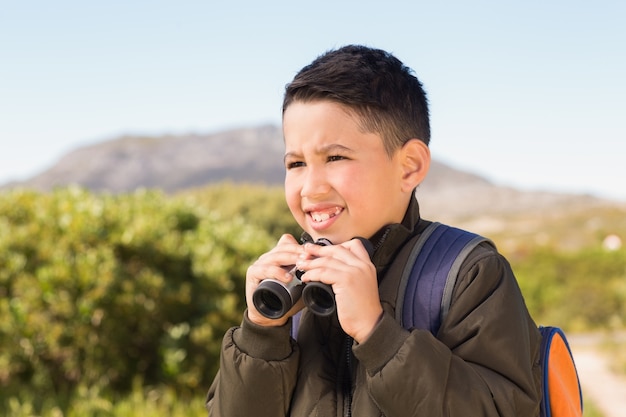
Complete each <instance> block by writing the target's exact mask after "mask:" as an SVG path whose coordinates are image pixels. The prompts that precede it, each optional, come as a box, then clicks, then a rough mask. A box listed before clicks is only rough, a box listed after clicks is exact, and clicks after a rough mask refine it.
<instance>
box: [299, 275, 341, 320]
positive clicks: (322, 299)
mask: <svg viewBox="0 0 626 417" xmlns="http://www.w3.org/2000/svg"><path fill="white" fill-rule="evenodd" d="M302 300H303V301H304V304H305V305H306V306H307V307H308V308H309V309H311V311H312V312H313V313H315V314H317V315H318V316H328V315H330V314H332V313H333V311H335V294H334V293H333V289H332V287H331V286H330V285H328V284H324V283H322V282H309V283H308V284H307V285H306V286H305V287H304V291H303V292H302Z"/></svg>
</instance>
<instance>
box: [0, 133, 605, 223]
mask: <svg viewBox="0 0 626 417" xmlns="http://www.w3.org/2000/svg"><path fill="white" fill-rule="evenodd" d="M282 155H283V142H282V136H281V132H280V129H279V128H278V127H276V126H261V127H256V128H246V129H236V130H228V131H224V132H219V133H215V134H210V135H184V136H162V137H134V136H128V137H121V138H118V139H114V140H110V141H105V142H101V143H97V144H94V145H90V146H85V147H82V148H79V149H76V150H74V151H73V152H70V153H68V154H67V155H65V156H64V157H62V158H61V159H60V160H59V161H58V162H57V163H56V164H55V165H54V166H53V167H51V168H50V169H48V170H46V171H44V172H42V173H40V174H39V175H36V176H35V177H33V178H31V179H29V180H27V181H24V182H22V183H13V184H9V185H5V186H4V188H7V187H15V186H25V187H29V188H35V189H38V190H43V191H46V190H50V189H52V188H53V187H58V186H66V185H69V184H77V185H80V186H84V187H86V188H89V189H91V190H93V191H107V192H112V193H120V192H129V191H132V190H135V189H137V188H140V187H145V188H160V189H163V190H164V191H166V192H168V193H173V192H176V191H180V190H183V189H187V188H192V187H198V186H202V185H206V184H211V183H215V182H222V181H233V182H247V183H256V184H269V185H275V184H281V183H282V181H283V175H284V172H283V166H282ZM418 197H419V198H420V201H421V205H422V207H423V210H424V212H425V213H427V214H431V215H433V216H436V217H437V218H442V217H443V218H446V217H450V216H453V217H456V218H458V217H463V216H464V215H470V214H472V215H475V214H478V213H480V214H481V215H488V214H490V213H499V214H502V213H519V212H523V211H543V210H546V208H549V209H555V208H559V207H570V206H572V205H574V206H577V207H580V206H581V205H583V206H584V205H596V204H598V203H599V200H597V199H595V198H592V197H589V196H581V195H567V194H557V193H546V192H521V191H519V190H515V189H512V188H507V187H500V186H495V185H494V184H492V183H490V182H489V181H487V180H486V179H484V178H481V177H479V176H477V175H474V174H472V173H468V172H463V171H459V170H457V169H454V168H452V167H450V166H447V165H444V164H442V163H439V162H437V161H434V163H433V165H432V168H431V171H430V173H429V175H428V178H427V179H426V181H425V182H424V184H422V185H421V186H420V188H419V189H418Z"/></svg>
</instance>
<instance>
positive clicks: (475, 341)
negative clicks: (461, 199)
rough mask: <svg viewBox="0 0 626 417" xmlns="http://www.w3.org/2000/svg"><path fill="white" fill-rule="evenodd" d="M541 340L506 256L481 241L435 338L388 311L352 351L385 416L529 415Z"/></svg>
mask: <svg viewBox="0 0 626 417" xmlns="http://www.w3.org/2000/svg"><path fill="white" fill-rule="evenodd" d="M539 345H540V335H539V332H538V330H537V328H536V325H535V324H534V322H533V321H532V319H531V318H530V316H529V314H528V311H527V309H526V306H525V303H524V300H523V297H522V294H521V292H520V290H519V287H518V285H517V282H516V280H515V277H514V276H513V272H512V271H511V269H510V266H509V264H508V262H507V261H506V260H505V259H504V258H503V257H502V256H500V255H499V254H498V253H497V252H495V250H493V249H488V248H486V247H484V246H479V247H478V248H477V249H475V250H474V251H473V253H472V254H471V255H470V256H469V257H468V259H467V260H466V261H465V263H464V265H463V267H462V268H461V271H460V274H459V279H458V280H457V283H456V287H455V290H454V294H453V300H452V305H451V307H450V310H449V312H448V315H447V316H446V318H445V320H444V322H443V323H442V325H441V328H440V330H439V333H438V335H437V337H434V336H433V335H432V334H431V333H430V332H428V331H426V330H417V329H413V330H411V331H407V330H404V329H403V328H402V327H401V326H400V325H399V324H398V323H397V322H396V321H395V320H394V319H393V312H391V314H389V312H386V314H385V317H384V318H383V319H382V320H381V321H380V322H379V324H378V325H377V327H376V329H375V330H374V332H373V333H372V335H371V336H370V338H369V339H368V340H367V341H365V342H364V343H362V344H360V345H356V346H355V347H354V348H353V351H354V354H355V356H356V357H357V358H358V359H359V360H360V361H361V363H362V364H363V365H364V366H365V368H366V375H365V379H366V384H367V387H368V391H369V394H370V396H371V397H372V399H373V400H374V402H376V404H377V405H378V407H379V408H380V409H381V411H382V412H383V413H384V415H385V416H387V417H396V416H398V417H399V416H418V415H419V416H424V415H428V416H467V415H472V416H494V417H495V416H500V417H532V416H537V415H539V403H540V395H541V394H540V389H539V384H540V369H539V364H538V352H539ZM381 347H382V351H381ZM381 352H382V354H381Z"/></svg>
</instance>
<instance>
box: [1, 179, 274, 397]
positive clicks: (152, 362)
mask: <svg viewBox="0 0 626 417" xmlns="http://www.w3.org/2000/svg"><path fill="white" fill-rule="evenodd" d="M273 240H274V239H273V238H270V237H269V236H268V235H267V233H265V232H264V231H263V230H261V229H259V228H257V227H255V226H252V225H250V224H247V223H246V222H245V221H244V220H243V218H242V217H240V216H237V215H231V216H229V217H221V216H219V215H217V214H216V213H214V212H212V211H210V210H208V209H207V208H205V207H202V206H193V205H191V204H189V203H188V202H185V201H183V200H182V199H172V198H169V197H166V196H164V195H162V194H161V193H158V192H152V191H138V192H135V193H133V194H129V195H119V196H111V195H94V194H91V193H89V192H87V191H84V190H81V189H77V188H70V189H60V190H56V191H55V192H52V193H50V194H40V193H36V192H31V191H13V192H9V193H5V194H0V344H1V345H2V346H3V349H2V350H1V351H0V392H1V393H0V399H4V400H3V402H5V403H6V401H5V400H6V399H7V398H10V397H12V396H15V395H17V394H19V393H20V392H21V391H22V390H23V389H27V390H29V391H34V392H39V393H45V395H43V397H46V396H49V395H53V396H57V397H58V398H60V399H63V398H70V397H71V396H72V393H73V392H74V391H75V390H76V389H77V387H79V386H82V387H96V388H97V387H103V389H104V388H106V389H107V390H109V391H111V392H121V393H123V392H128V391H129V390H130V389H131V386H132V381H133V380H134V379H135V378H136V377H137V376H140V377H141V378H142V380H143V381H144V383H145V384H147V385H157V384H162V385H165V386H172V387H176V389H177V390H178V391H179V392H185V391H188V392H192V391H197V390H206V388H207V387H208V385H209V383H210V381H211V379H212V378H213V375H214V373H215V371H216V370H217V366H218V356H219V350H220V344H221V338H222V335H223V334H224V332H225V331H226V329H227V328H228V327H230V326H231V325H233V324H235V323H237V322H238V321H240V320H241V312H242V311H243V308H244V304H245V300H244V282H245V271H246V268H247V266H248V265H249V264H250V263H251V261H252V260H253V259H255V258H256V257H257V256H258V255H259V254H260V253H262V252H265V251H266V250H267V249H268V248H269V247H270V246H271V245H272V242H273Z"/></svg>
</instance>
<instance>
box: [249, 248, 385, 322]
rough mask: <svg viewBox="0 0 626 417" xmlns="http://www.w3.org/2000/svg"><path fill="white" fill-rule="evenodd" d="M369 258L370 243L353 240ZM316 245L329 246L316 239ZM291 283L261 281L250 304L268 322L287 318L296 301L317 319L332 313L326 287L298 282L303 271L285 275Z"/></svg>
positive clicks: (330, 294)
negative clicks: (302, 303)
mask: <svg viewBox="0 0 626 417" xmlns="http://www.w3.org/2000/svg"><path fill="white" fill-rule="evenodd" d="M356 239H359V240H360V241H361V243H362V244H363V247H364V248H365V250H367V253H368V254H369V256H370V258H371V256H372V253H373V252H374V248H373V247H372V243H371V242H370V241H369V240H367V239H364V238H361V237H357V238H356ZM315 244H316V245H320V246H329V245H332V243H331V242H330V240H328V239H325V238H320V239H318V240H317V241H316V242H315ZM289 273H290V275H291V281H289V282H288V283H284V282H282V281H278V280H275V279H271V278H268V279H265V280H263V281H261V283H260V284H259V286H258V287H257V289H256V290H255V291H254V293H253V294H252V302H253V303H254V306H255V307H256V309H257V310H258V312H259V313H261V314H262V315H264V316H265V317H267V318H270V319H278V318H281V317H282V316H284V315H285V314H287V312H288V311H289V310H291V307H293V306H294V304H296V303H297V302H298V300H299V299H300V298H302V301H304V305H305V306H307V307H308V308H309V310H311V311H312V312H313V313H314V314H317V315H318V316H329V315H331V314H332V313H333V312H334V311H335V308H336V306H335V293H334V292H333V289H332V287H331V286H330V285H328V284H324V283H323V282H309V283H308V284H306V285H305V284H304V283H303V282H302V281H301V278H302V274H304V272H303V271H300V270H298V269H296V267H293V268H292V269H291V271H289Z"/></svg>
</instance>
